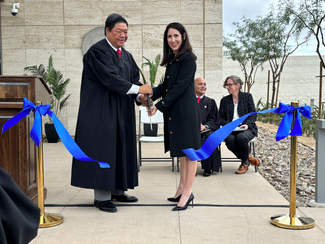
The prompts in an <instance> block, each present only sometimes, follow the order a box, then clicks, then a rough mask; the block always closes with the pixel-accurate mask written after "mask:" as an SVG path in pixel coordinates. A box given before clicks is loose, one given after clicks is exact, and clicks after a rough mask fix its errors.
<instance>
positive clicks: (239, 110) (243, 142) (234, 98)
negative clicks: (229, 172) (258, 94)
mask: <svg viewBox="0 0 325 244" xmlns="http://www.w3.org/2000/svg"><path fill="white" fill-rule="evenodd" d="M242 85H243V82H242V80H241V79H240V78H239V77H238V76H235V75H232V76H229V77H227V78H226V80H225V82H224V84H223V87H224V88H227V90H228V92H229V95H228V96H226V97H223V98H222V99H221V101H220V107H219V115H220V120H221V125H222V126H224V125H226V124H228V123H230V122H232V121H234V120H236V119H238V118H239V117H241V116H244V115H245V114H248V113H251V112H255V111H256V110H255V105H254V100H253V97H252V95H251V94H250V93H245V92H242V91H241V88H242ZM256 118H257V115H251V116H249V117H247V119H245V120H244V121H243V123H242V124H241V125H240V126H239V127H240V128H243V130H241V131H233V132H232V133H231V134H230V135H229V136H228V137H227V138H226V139H225V142H226V146H227V148H228V149H229V150H230V151H232V152H233V153H234V154H235V155H236V157H237V158H238V159H240V160H241V165H240V166H239V168H238V170H237V171H236V174H244V173H246V171H247V170H248V166H249V164H252V165H255V166H259V164H260V162H259V160H258V159H256V158H254V157H252V156H249V146H248V143H249V141H250V140H252V139H253V138H254V137H255V136H256V135H257V126H256V124H255V121H256Z"/></svg>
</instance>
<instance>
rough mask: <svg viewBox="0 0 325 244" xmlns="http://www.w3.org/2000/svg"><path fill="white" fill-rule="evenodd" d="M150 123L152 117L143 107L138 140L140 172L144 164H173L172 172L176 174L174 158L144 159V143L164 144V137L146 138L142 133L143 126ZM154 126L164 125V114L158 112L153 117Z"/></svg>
mask: <svg viewBox="0 0 325 244" xmlns="http://www.w3.org/2000/svg"><path fill="white" fill-rule="evenodd" d="M144 123H147V124H149V123H150V117H149V116H148V114H147V108H146V107H143V106H141V107H140V109H139V140H138V171H140V166H142V162H168V161H171V162H172V171H173V172H174V167H175V166H174V158H172V157H159V158H145V157H142V153H141V145H142V143H159V142H160V143H161V142H164V136H144V135H142V133H141V131H142V128H143V124H144ZM151 123H152V124H163V123H164V118H163V114H162V113H161V112H160V111H159V110H157V112H156V113H155V115H153V116H151ZM176 162H177V172H179V161H178V160H177V159H176Z"/></svg>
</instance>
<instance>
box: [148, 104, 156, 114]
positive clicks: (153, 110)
mask: <svg viewBox="0 0 325 244" xmlns="http://www.w3.org/2000/svg"><path fill="white" fill-rule="evenodd" d="M150 109H151V115H150V114H149V110H148V116H154V115H155V113H156V112H157V108H156V106H155V105H152V106H151V107H150Z"/></svg>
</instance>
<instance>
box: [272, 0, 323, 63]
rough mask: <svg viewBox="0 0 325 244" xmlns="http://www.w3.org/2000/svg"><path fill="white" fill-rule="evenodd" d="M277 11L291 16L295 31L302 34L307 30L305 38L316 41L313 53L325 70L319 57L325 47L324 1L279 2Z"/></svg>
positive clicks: (288, 0) (283, 0)
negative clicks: (311, 38)
mask: <svg viewBox="0 0 325 244" xmlns="http://www.w3.org/2000/svg"><path fill="white" fill-rule="evenodd" d="M278 7H279V9H280V10H281V11H285V12H287V13H288V14H290V15H292V16H293V18H294V21H295V22H296V23H297V24H296V26H295V30H296V31H297V32H302V31H304V30H307V34H306V38H309V37H310V36H312V37H314V38H315V39H316V42H317V44H316V48H315V51H316V53H317V55H318V57H319V59H320V61H321V63H322V65H323V67H324V68H325V64H324V59H323V56H322V55H321V52H320V50H321V48H324V47H325V40H324V33H323V29H324V19H325V11H324V9H325V0H301V1H298V2H297V1H293V0H280V1H279V5H278Z"/></svg>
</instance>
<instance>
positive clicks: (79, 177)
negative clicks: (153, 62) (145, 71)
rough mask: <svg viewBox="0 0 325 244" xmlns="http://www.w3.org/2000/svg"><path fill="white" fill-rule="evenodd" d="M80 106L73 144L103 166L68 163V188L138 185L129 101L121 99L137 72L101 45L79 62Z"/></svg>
mask: <svg viewBox="0 0 325 244" xmlns="http://www.w3.org/2000/svg"><path fill="white" fill-rule="evenodd" d="M83 63H84V68H83V73H82V81H81V91H80V105H79V113H78V120H77V126H76V134H75V141H76V143H77V144H78V145H79V147H80V148H81V149H82V150H83V151H84V153H86V154H87V155H88V156H89V157H91V158H92V159H95V160H99V161H104V162H107V163H109V165H110V168H106V169H104V168H100V167H99V164H98V163H96V162H85V161H79V160H77V159H75V158H73V163H72V176H71V185H73V186H77V187H82V188H90V189H98V190H106V191H112V190H123V191H126V190H127V189H128V188H130V189H133V188H134V187H135V186H137V185H138V170H137V153H136V129H135V108H134V101H135V98H136V96H137V95H134V94H132V95H126V93H127V92H128V91H129V89H130V88H131V86H132V84H136V85H142V84H141V83H140V82H139V68H138V66H137V65H136V63H135V61H134V59H133V57H132V56H131V54H130V53H129V52H127V51H126V50H125V49H123V48H122V57H121V58H120V57H119V56H118V54H117V52H115V51H114V50H113V48H112V47H111V46H110V45H109V44H108V42H107V40H106V39H103V40H101V41H99V42H97V43H96V44H94V45H93V46H92V47H91V48H90V49H89V50H88V52H87V53H86V54H85V55H84V58H83Z"/></svg>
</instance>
